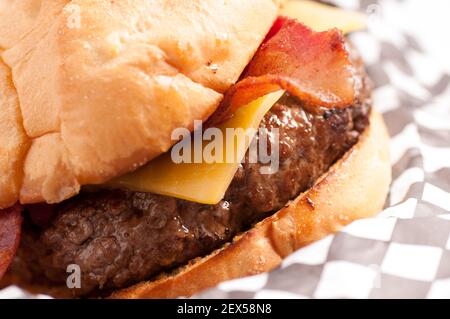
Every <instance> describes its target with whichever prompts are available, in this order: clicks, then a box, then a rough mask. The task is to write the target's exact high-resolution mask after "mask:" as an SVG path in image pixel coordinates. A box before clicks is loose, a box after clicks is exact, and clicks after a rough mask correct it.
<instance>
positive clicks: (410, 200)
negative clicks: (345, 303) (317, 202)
mask: <svg viewBox="0 0 450 319" xmlns="http://www.w3.org/2000/svg"><path fill="white" fill-rule="evenodd" d="M333 2H334V3H336V4H338V5H343V6H347V7H349V6H350V8H352V9H359V10H362V11H365V12H368V13H369V15H370V19H369V26H370V27H369V32H361V33H357V34H354V35H352V41H353V43H354V44H355V46H356V47H357V48H358V49H359V51H360V52H361V54H362V56H363V58H364V60H365V62H366V65H367V68H368V71H369V73H370V75H371V77H372V79H373V80H374V82H375V85H376V89H375V91H374V104H375V107H376V108H377V109H378V110H380V111H382V112H383V113H384V117H385V120H386V123H387V125H388V129H389V132H390V134H391V136H392V142H391V155H392V165H393V178H394V181H393V183H392V187H391V193H390V196H389V198H388V201H387V204H386V209H385V210H384V211H383V212H382V213H381V214H380V215H379V216H377V217H375V218H371V219H366V220H360V221H356V222H354V223H352V224H351V225H349V226H348V227H346V228H345V229H343V230H342V231H341V232H339V233H337V234H335V235H332V236H328V237H326V238H325V239H323V240H321V241H319V242H317V243H315V244H312V245H310V246H308V247H306V248H303V249H301V250H299V251H298V252H296V253H294V254H293V255H291V256H290V257H288V258H287V259H286V260H285V261H284V262H283V264H282V265H281V267H280V268H279V269H277V270H275V271H273V272H271V273H266V274H262V275H259V276H255V277H251V278H245V279H241V280H234V281H231V282H227V283H223V284H221V285H220V286H219V287H218V288H216V289H212V290H209V291H207V292H205V293H203V294H201V295H200V296H199V298H205V297H212V298H450V214H449V212H450V58H449V57H450V40H449V38H448V36H447V35H446V34H445V33H444V32H446V31H444V30H447V31H448V30H449V29H450V21H449V20H448V18H447V17H446V14H443V13H445V12H447V13H448V12H449V9H450V2H448V1H439V0H436V1H420V0H403V1H400V0H397V1H396V0H378V1H377V0H360V1H358V0H356V1H348V0H340V1H337V0H335V1H333ZM438 27H439V28H438ZM433 41H434V43H433ZM445 41H446V43H445ZM436 48H438V49H439V50H436ZM437 51H439V52H437Z"/></svg>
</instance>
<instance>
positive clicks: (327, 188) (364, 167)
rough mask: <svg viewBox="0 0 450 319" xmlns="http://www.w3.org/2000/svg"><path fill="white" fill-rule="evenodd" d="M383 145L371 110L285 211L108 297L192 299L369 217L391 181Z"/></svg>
mask: <svg viewBox="0 0 450 319" xmlns="http://www.w3.org/2000/svg"><path fill="white" fill-rule="evenodd" d="M388 141H389V136H388V134H387V130H386V127H385V125H384V122H383V119H382V117H381V115H380V114H378V113H376V112H372V115H371V117H370V125H369V126H368V128H367V129H366V130H365V132H364V133H363V134H362V135H361V137H360V140H359V142H358V143H357V144H356V145H355V146H354V147H352V148H351V149H350V150H349V151H348V152H347V153H346V154H345V155H344V156H343V157H342V158H341V159H340V160H339V161H338V162H337V163H336V164H334V165H333V166H332V167H331V168H330V170H329V171H328V172H327V173H326V174H325V175H323V176H322V177H321V178H320V179H319V180H318V181H317V182H316V184H315V185H314V186H313V187H312V188H310V189H309V190H308V191H306V192H304V193H302V194H301V195H300V196H298V197H297V198H296V199H295V200H293V201H291V202H289V203H288V204H287V205H286V207H285V208H283V209H281V210H279V211H278V212H277V213H275V214H274V215H272V216H270V217H268V218H266V219H264V220H263V221H261V222H259V223H258V224H256V225H255V226H254V227H253V228H251V229H250V230H249V231H247V232H245V233H243V234H241V235H239V236H237V237H236V238H235V239H234V240H233V242H232V243H230V244H227V245H225V246H224V247H223V248H221V249H218V250H216V251H215V252H213V253H212V254H210V255H209V256H207V257H204V258H197V259H195V260H193V261H192V262H191V263H189V264H188V265H187V266H184V267H182V268H180V269H178V270H176V271H175V272H173V273H170V274H164V275H162V276H160V277H158V278H157V279H156V280H153V281H148V282H142V283H140V284H137V285H135V286H132V287H130V288H127V289H123V290H120V291H117V292H115V293H113V294H112V296H111V298H175V297H188V296H192V295H193V294H196V293H198V292H200V291H202V290H204V289H207V288H210V287H214V286H216V285H217V284H219V283H220V282H223V281H226V280H230V279H235V278H240V277H245V276H250V275H255V274H259V273H262V272H266V271H270V270H272V269H274V268H276V267H277V266H279V265H280V264H281V262H282V260H283V259H284V258H285V257H287V256H288V255H289V254H291V253H292V252H294V251H295V250H297V249H299V248H301V247H303V246H305V245H307V244H309V243H311V242H313V241H316V240H319V239H321V238H323V237H325V236H326V235H328V234H330V233H334V232H336V231H338V230H339V229H341V228H342V227H343V226H345V225H347V224H349V223H350V222H352V221H354V220H356V219H360V218H365V217H371V216H374V215H375V214H377V213H378V212H379V211H380V210H381V209H382V208H383V205H384V202H385V200H386V196H387V193H388V191H389V184H390V181H391V166H390V160H389V147H388Z"/></svg>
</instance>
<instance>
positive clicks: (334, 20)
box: [280, 0, 366, 34]
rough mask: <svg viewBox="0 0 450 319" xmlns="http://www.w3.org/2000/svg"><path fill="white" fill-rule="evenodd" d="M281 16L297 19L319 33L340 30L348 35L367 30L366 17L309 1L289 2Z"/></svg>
mask: <svg viewBox="0 0 450 319" xmlns="http://www.w3.org/2000/svg"><path fill="white" fill-rule="evenodd" d="M280 14H281V15H284V16H287V17H290V18H294V19H297V20H299V21H300V22H302V23H304V24H305V25H307V26H309V27H310V28H311V29H313V30H314V31H319V32H320V31H325V30H329V29H332V28H338V29H340V30H341V31H342V32H343V33H344V34H346V33H349V32H354V31H359V30H363V29H365V28H366V16H365V15H364V14H362V13H359V12H354V11H347V10H343V9H339V8H335V7H332V6H329V5H326V4H322V3H318V2H313V1H309V0H293V1H289V2H287V3H286V4H285V5H284V7H283V8H282V10H281V13H280Z"/></svg>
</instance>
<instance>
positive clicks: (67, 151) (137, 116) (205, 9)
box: [0, 0, 279, 208]
mask: <svg viewBox="0 0 450 319" xmlns="http://www.w3.org/2000/svg"><path fill="white" fill-rule="evenodd" d="M278 5H279V1H275V0H246V1H242V0H228V1H223V0H192V1H185V0H154V1H148V0H133V1H109V0H95V1H94V0H72V1H68V0H0V56H1V58H2V60H3V61H4V63H5V65H6V66H8V68H10V70H11V72H12V79H13V82H14V85H9V84H8V85H9V86H8V87H7V89H8V90H9V89H11V88H12V89H13V93H14V94H15V95H16V99H17V98H18V101H20V112H19V116H20V119H21V122H23V124H21V123H17V125H16V120H15V118H14V119H12V118H11V119H9V122H8V125H10V126H13V125H16V126H17V128H16V130H24V132H25V133H26V136H25V137H26V140H27V143H28V144H30V147H29V150H28V148H27V150H28V152H27V153H26V156H23V155H22V153H20V152H18V153H20V154H19V155H17V156H15V157H14V158H6V159H5V158H4V157H0V161H3V163H0V167H3V166H6V165H7V163H6V161H10V162H14V163H15V164H14V165H18V166H19V167H21V171H22V170H23V172H24V176H23V181H22V183H21V184H22V185H18V187H19V189H20V201H21V202H22V203H35V202H41V201H46V202H49V203H56V202H60V201H62V200H64V199H66V198H68V197H71V196H73V195H75V194H76V193H78V191H79V189H80V186H81V185H86V184H96V183H102V182H105V181H106V180H108V179H110V178H112V177H115V176H118V175H121V174H124V173H126V172H129V171H131V170H133V169H135V168H137V167H139V166H140V165H143V164H144V163H146V162H147V161H149V160H151V159H152V158H154V157H156V156H158V155H159V154H161V153H164V152H166V151H167V150H168V149H169V148H170V147H171V146H172V144H173V143H174V142H173V141H172V140H171V133H172V131H173V129H175V128H177V127H186V128H189V129H193V127H192V126H193V122H194V120H205V119H206V118H208V117H209V116H210V115H211V114H212V113H213V112H214V111H215V109H216V108H217V105H218V103H219V102H220V100H221V99H222V95H223V92H224V91H226V90H227V89H228V88H229V87H230V86H231V85H232V84H234V83H235V82H236V80H237V79H238V77H239V75H240V74H241V72H242V71H243V69H244V68H245V66H246V65H247V64H248V62H249V61H250V59H251V57H252V56H253V54H254V52H255V51H256V49H257V48H258V46H259V44H260V43H261V42H262V40H263V38H264V36H265V35H266V33H267V32H268V30H269V29H270V27H271V25H272V23H273V21H274V20H275V18H276V16H277V11H278ZM12 26H14V27H12ZM0 67H3V66H0ZM0 76H2V75H1V74H0ZM3 83H4V81H3V80H0V85H2V88H1V90H5V88H4V84H3ZM14 91H15V92H14ZM13 93H11V95H14V94H13ZM1 103H2V104H1V105H0V107H1V108H4V106H3V103H4V102H3V101H2V102H1ZM9 108H11V106H9ZM0 134H3V136H0V140H1V141H3V140H8V139H16V135H14V134H13V135H14V136H10V135H9V133H8V132H3V131H0ZM7 143H11V144H12V143H15V141H7ZM11 156H13V154H12V153H11ZM14 178H15V177H11V183H12V182H13V180H15V179H14ZM6 184H7V183H6ZM6 192H9V190H8V189H7V187H5V186H4V183H0V193H6ZM9 193H10V194H9V196H8V197H7V198H5V199H3V197H0V208H1V207H7V206H9V205H10V204H11V202H12V200H11V198H13V197H15V198H16V199H17V190H14V191H13V192H9Z"/></svg>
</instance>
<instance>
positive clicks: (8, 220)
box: [0, 205, 22, 279]
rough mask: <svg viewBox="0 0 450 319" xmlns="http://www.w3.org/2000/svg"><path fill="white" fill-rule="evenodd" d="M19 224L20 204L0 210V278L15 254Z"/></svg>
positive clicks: (18, 239) (17, 244)
mask: <svg viewBox="0 0 450 319" xmlns="http://www.w3.org/2000/svg"><path fill="white" fill-rule="evenodd" d="M21 226H22V207H21V206H20V205H15V206H13V207H11V208H8V209H4V210H1V211H0V279H1V278H2V277H3V275H4V274H5V272H6V271H7V270H8V267H9V265H10V264H11V262H12V260H13V258H14V256H15V255H16V251H17V248H18V247H19V242H20V234H21Z"/></svg>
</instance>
